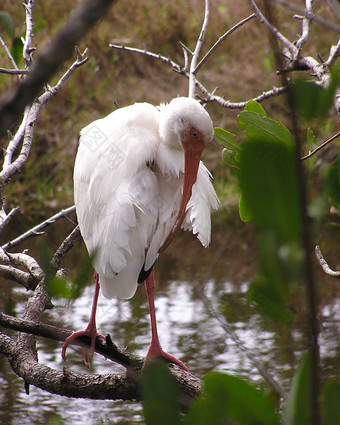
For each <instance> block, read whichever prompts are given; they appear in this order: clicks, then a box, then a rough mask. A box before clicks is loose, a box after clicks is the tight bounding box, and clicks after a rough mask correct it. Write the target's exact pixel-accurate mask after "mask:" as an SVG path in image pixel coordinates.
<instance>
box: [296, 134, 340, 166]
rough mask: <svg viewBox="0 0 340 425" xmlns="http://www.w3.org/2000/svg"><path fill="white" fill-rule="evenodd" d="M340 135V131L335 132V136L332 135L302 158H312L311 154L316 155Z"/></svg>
mask: <svg viewBox="0 0 340 425" xmlns="http://www.w3.org/2000/svg"><path fill="white" fill-rule="evenodd" d="M339 136H340V131H339V132H338V133H336V134H334V136H332V137H330V138H329V139H327V140H326V141H325V142H323V143H321V145H320V146H318V147H317V148H315V149H314V150H313V151H312V152H309V154H308V155H305V156H303V157H302V158H301V160H302V161H303V160H305V159H308V158H310V157H311V156H313V155H315V154H316V153H317V152H319V151H320V150H321V149H323V148H324V147H325V146H327V145H328V144H329V143H331V142H333V140H335V139H337V138H338V137H339Z"/></svg>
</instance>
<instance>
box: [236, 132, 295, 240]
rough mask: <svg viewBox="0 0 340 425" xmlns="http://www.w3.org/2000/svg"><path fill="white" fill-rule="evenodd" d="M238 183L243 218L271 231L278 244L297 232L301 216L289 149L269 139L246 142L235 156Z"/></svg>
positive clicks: (282, 143)
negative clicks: (275, 234) (237, 159)
mask: <svg viewBox="0 0 340 425" xmlns="http://www.w3.org/2000/svg"><path fill="white" fill-rule="evenodd" d="M239 167H240V170H239V180H240V186H241V189H242V196H243V197H244V200H243V202H245V203H246V205H247V209H248V210H249V211H248V212H247V216H252V217H253V219H254V221H255V223H256V225H257V226H258V227H259V228H261V229H268V228H271V229H275V231H276V232H277V233H278V235H279V240H281V242H288V241H292V240H295V239H296V238H298V237H299V236H300V232H301V214H300V206H299V195H298V190H297V176H296V169H295V158H294V152H293V150H292V149H291V148H290V147H289V146H288V145H287V144H286V143H284V142H281V143H273V142H272V139H271V138H270V139H269V140H267V139H262V140H261V139H260V140H250V141H247V142H245V143H244V144H243V145H242V150H241V152H240V154H239Z"/></svg>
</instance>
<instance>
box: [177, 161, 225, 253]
mask: <svg viewBox="0 0 340 425" xmlns="http://www.w3.org/2000/svg"><path fill="white" fill-rule="evenodd" d="M211 179H212V176H211V174H210V172H209V170H208V169H207V167H206V166H205V165H204V164H203V162H202V161H201V162H200V166H199V169H198V173H197V180H196V183H195V184H194V185H193V187H192V195H191V198H190V200H189V202H188V205H187V213H186V216H185V220H184V221H183V224H182V227H181V228H182V229H184V230H190V231H192V232H193V234H194V235H196V234H197V237H198V239H199V241H200V242H201V244H202V245H203V246H204V247H207V246H208V245H209V243H210V233H211V219H210V214H211V211H212V210H217V209H218V206H219V200H218V197H217V195H216V192H215V189H214V187H213V185H212V182H211Z"/></svg>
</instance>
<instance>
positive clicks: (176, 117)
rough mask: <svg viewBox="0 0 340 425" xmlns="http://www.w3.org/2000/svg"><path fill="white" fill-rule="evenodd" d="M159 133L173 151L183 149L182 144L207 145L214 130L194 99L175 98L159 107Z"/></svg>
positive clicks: (203, 110) (204, 112) (208, 117)
mask: <svg viewBox="0 0 340 425" xmlns="http://www.w3.org/2000/svg"><path fill="white" fill-rule="evenodd" d="M159 132H160V136H161V138H162V140H163V141H164V142H165V143H166V144H167V145H168V146H169V147H171V148H173V149H181V148H183V149H185V148H184V146H183V143H184V142H186V143H188V142H191V143H192V144H193V145H195V144H197V142H199V141H200V142H203V143H204V145H206V144H207V143H209V142H210V141H211V140H212V139H213V136H214V128H213V123H212V121H211V118H210V116H209V114H208V112H207V111H206V110H205V109H204V108H203V106H202V105H201V104H200V103H199V102H198V101H197V100H195V99H191V98H188V97H176V98H174V99H172V101H171V102H170V103H168V104H166V105H161V118H160V123H159Z"/></svg>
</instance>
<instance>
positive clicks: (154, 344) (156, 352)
mask: <svg viewBox="0 0 340 425" xmlns="http://www.w3.org/2000/svg"><path fill="white" fill-rule="evenodd" d="M145 288H146V293H147V296H148V301H149V310H150V318H151V344H150V347H149V350H148V352H147V355H146V357H145V363H146V362H147V361H148V360H149V358H150V357H152V356H160V357H163V358H165V359H166V360H168V361H169V362H170V363H175V364H177V365H178V366H180V367H181V368H183V369H184V370H188V368H187V367H186V366H185V364H184V363H183V362H181V361H180V360H178V359H176V357H174V356H172V355H171V354H168V353H166V352H165V351H163V349H162V347H161V345H160V343H159V339H158V332H157V323H156V312H155V299H154V291H155V272H154V269H153V270H152V272H151V274H150V276H149V277H148V278H147V279H146V281H145Z"/></svg>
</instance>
